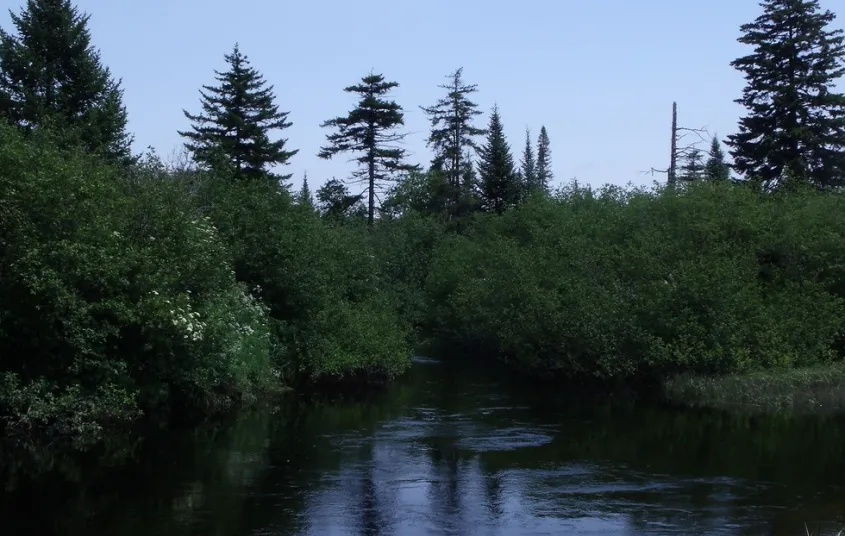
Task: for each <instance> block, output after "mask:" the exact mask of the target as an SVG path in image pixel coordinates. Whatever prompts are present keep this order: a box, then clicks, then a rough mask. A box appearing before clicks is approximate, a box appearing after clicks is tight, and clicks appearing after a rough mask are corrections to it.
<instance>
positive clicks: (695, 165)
mask: <svg viewBox="0 0 845 536" xmlns="http://www.w3.org/2000/svg"><path fill="white" fill-rule="evenodd" d="M704 172H705V167H704V154H703V153H702V151H701V149H699V148H698V147H690V148H689V150H687V151H686V152H685V154H684V155H683V165H682V166H681V173H680V176H679V177H678V178H679V179H680V180H682V181H687V182H693V181H698V180H701V179H703V178H704V176H705V174H704Z"/></svg>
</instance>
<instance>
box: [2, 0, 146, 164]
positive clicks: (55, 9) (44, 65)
mask: <svg viewBox="0 0 845 536" xmlns="http://www.w3.org/2000/svg"><path fill="white" fill-rule="evenodd" d="M11 18H12V24H13V25H14V26H15V29H16V30H17V35H13V34H10V33H8V32H6V31H5V30H2V29H0V116H5V118H6V119H7V120H8V121H10V122H11V123H12V124H14V125H17V126H18V127H21V128H23V129H25V130H31V129H33V128H37V127H39V126H45V125H46V124H48V123H52V124H53V125H59V126H61V127H63V128H64V130H65V136H66V141H68V142H71V143H79V144H81V145H82V146H84V147H85V148H86V149H87V150H89V151H91V152H95V153H99V154H101V155H102V156H103V157H105V158H106V159H108V160H110V161H112V162H117V163H124V164H126V163H129V162H130V161H131V155H130V145H131V143H132V137H131V136H130V135H129V134H128V133H127V132H126V124H127V113H126V109H125V108H124V107H123V104H122V98H123V92H122V90H121V89H120V83H119V82H118V81H115V80H113V79H112V76H111V73H110V71H109V69H108V67H105V66H103V65H102V64H101V63H100V55H99V53H98V52H97V51H96V50H95V49H94V48H93V47H92V46H91V35H90V32H89V31H88V19H89V16H88V15H83V14H82V13H80V12H79V10H78V9H77V8H75V7H74V6H73V5H72V4H71V2H70V0H27V3H26V7H25V9H23V10H21V12H20V13H18V14H15V13H11Z"/></svg>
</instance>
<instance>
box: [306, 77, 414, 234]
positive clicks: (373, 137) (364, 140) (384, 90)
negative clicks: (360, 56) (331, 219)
mask: <svg viewBox="0 0 845 536" xmlns="http://www.w3.org/2000/svg"><path fill="white" fill-rule="evenodd" d="M398 86H399V84H398V83H396V82H387V81H385V79H384V76H382V75H381V74H369V75H367V76H365V77H364V78H362V79H361V83H360V84H357V85H354V86H349V87H347V88H345V89H344V91H346V92H348V93H357V94H358V95H360V99H359V100H358V104H357V106H356V107H355V108H354V109H352V110H351V111H350V112H349V114H348V115H347V116H345V117H337V118H335V119H330V120H328V121H325V122H324V123H323V124H322V125H321V126H322V127H324V128H325V127H331V128H334V129H336V131H335V132H333V133H332V134H328V135H327V136H326V139H327V140H328V142H329V144H328V145H327V146H325V147H321V149H320V152H319V153H318V156H319V157H320V158H325V159H330V158H332V157H333V156H335V155H337V154H339V153H346V152H351V153H359V156H358V157H357V158H355V161H356V162H358V164H359V166H360V168H359V169H358V170H356V171H355V172H354V173H353V178H354V180H357V181H359V182H365V183H366V184H367V188H366V190H365V191H367V192H368V194H369V196H368V211H367V223H368V224H369V225H370V226H372V225H373V222H374V221H375V197H376V188H380V189H384V183H385V182H386V181H389V180H395V179H396V175H397V173H399V172H407V171H415V170H417V168H418V167H417V166H412V165H409V164H406V163H405V162H404V159H405V157H406V151H405V149H403V148H401V147H398V146H397V145H396V143H397V142H399V141H401V140H403V139H404V138H405V136H407V134H399V133H397V132H395V130H396V128H397V127H399V126H402V125H404V124H405V119H404V114H403V112H402V107H401V106H399V105H398V104H396V102H395V101H392V100H388V99H387V98H385V96H386V95H387V94H388V93H390V91H391V90H392V89H393V88H395V87H398Z"/></svg>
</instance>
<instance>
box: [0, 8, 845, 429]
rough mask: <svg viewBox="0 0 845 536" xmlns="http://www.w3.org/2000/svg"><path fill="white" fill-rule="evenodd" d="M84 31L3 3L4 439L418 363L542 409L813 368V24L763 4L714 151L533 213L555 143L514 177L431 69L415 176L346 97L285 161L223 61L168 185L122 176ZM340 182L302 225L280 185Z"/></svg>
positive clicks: (298, 199)
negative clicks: (609, 388)
mask: <svg viewBox="0 0 845 536" xmlns="http://www.w3.org/2000/svg"><path fill="white" fill-rule="evenodd" d="M87 17H88V16H87V15H86V14H83V13H81V12H80V11H79V10H78V9H77V8H76V7H75V6H73V5H72V3H71V2H70V1H69V0H28V1H27V2H26V4H25V6H23V7H22V8H21V9H20V11H19V12H17V13H12V17H11V25H9V26H8V27H7V28H6V29H4V30H3V31H2V32H0V116H2V118H3V122H2V123H3V124H2V126H0V296H2V300H0V349H2V359H0V414H2V416H3V421H2V423H3V424H2V426H3V427H4V434H6V435H7V436H14V435H20V436H21V437H30V438H31V437H47V438H55V437H59V436H61V437H69V438H74V439H77V440H88V439H96V438H97V437H98V436H99V435H100V433H101V432H102V430H103V429H105V428H107V427H110V426H117V425H120V424H121V423H126V422H131V421H134V420H135V419H138V418H140V417H141V416H142V415H150V414H154V413H157V412H160V411H161V412H166V411H167V410H169V409H173V408H195V409H198V410H202V411H206V412H213V411H217V410H219V409H222V408H226V407H230V406H232V405H236V404H242V403H249V402H250V401H252V400H255V399H256V398H257V397H260V396H263V395H264V394H267V393H271V392H273V391H276V390H279V389H280V388H282V387H286V388H294V389H297V388H300V387H303V386H312V385H314V386H320V385H326V384H337V383H339V382H340V383H345V382H365V383H378V382H383V381H389V380H390V379H391V378H393V377H396V376H397V375H399V374H402V373H403V371H405V370H406V368H407V367H408V366H409V364H410V361H409V356H410V355H412V353H413V351H414V349H415V347H417V346H418V345H419V344H420V342H421V341H423V340H426V341H436V342H437V343H439V344H442V345H444V346H447V347H451V348H455V349H460V350H461V351H462V352H464V353H473V354H477V355H478V356H480V357H481V358H482V359H490V360H493V359H495V360H501V361H504V362H506V363H507V364H509V365H510V366H513V367H515V368H516V369H518V370H520V371H523V372H524V373H526V374H532V375H536V376H538V377H544V378H546V379H547V380H550V381H560V382H563V381H567V380H584V379H589V380H592V381H594V380H600V381H621V382H635V381H637V382H639V381H662V380H666V379H668V378H673V377H676V376H677V375H682V374H695V375H700V376H723V375H735V374H740V373H745V372H749V371H757V370H782V369H796V368H804V367H814V366H823V365H830V364H834V363H836V362H838V361H840V360H841V359H842V356H843V351H845V344H843V343H845V340H843V327H845V197H844V196H843V195H842V193H841V188H842V186H843V183H845V96H843V95H842V94H840V93H837V92H836V90H835V84H836V81H837V80H838V79H840V78H841V77H842V75H843V74H845V61H843V60H845V44H843V36H842V32H841V31H839V30H833V29H831V26H830V25H831V22H832V21H833V19H834V15H833V14H832V13H831V12H830V11H825V10H823V9H822V8H821V7H820V6H819V4H818V2H817V1H815V0H764V1H763V2H762V4H761V14H760V16H759V18H757V19H756V20H754V21H752V22H750V23H748V24H746V25H743V26H742V27H741V29H740V30H741V38H740V41H741V42H742V43H744V44H746V45H747V46H748V49H749V53H748V55H747V56H745V57H742V58H739V59H737V60H736V61H735V62H733V66H734V67H735V68H736V69H738V70H740V71H741V72H742V73H743V74H744V75H745V77H746V80H747V85H746V88H745V90H744V92H743V94H742V95H741V96H740V98H739V99H738V101H737V102H740V103H742V104H743V106H744V107H745V109H746V114H745V115H744V116H743V117H742V118H741V119H740V122H739V125H738V130H737V132H736V133H735V134H733V135H730V136H728V137H727V138H726V139H724V140H719V139H717V138H713V139H708V140H705V147H704V148H703V149H699V148H698V147H691V148H688V149H689V150H683V149H681V148H679V149H678V151H679V152H678V155H677V157H678V164H677V170H676V169H674V168H671V169H667V179H668V180H667V181H665V183H663V184H659V185H655V186H654V187H651V188H645V187H628V188H620V187H611V186H606V187H602V188H593V187H585V186H582V185H579V184H577V183H574V182H573V183H571V184H568V185H564V186H563V187H560V188H557V189H553V188H552V187H551V184H552V181H553V176H552V172H551V165H550V164H551V159H552V143H551V141H550V140H551V139H553V134H554V133H549V132H548V131H547V129H546V128H545V127H542V126H541V128H540V129H539V131H538V132H537V135H536V136H535V135H533V134H532V133H531V132H526V137H525V139H524V140H519V144H518V146H517V147H516V153H517V154H516V155H514V149H512V147H511V142H509V141H508V140H507V139H506V137H505V135H504V128H503V123H502V117H501V115H500V113H499V110H498V109H496V108H494V109H493V110H491V111H490V113H489V114H488V118H487V120H486V121H484V120H483V119H482V118H481V116H482V115H484V114H483V112H482V110H479V109H478V106H477V105H476V104H475V103H474V102H473V93H474V92H476V91H478V88H477V87H476V86H475V85H473V84H471V83H469V82H467V81H466V80H465V78H464V72H463V70H462V69H460V68H459V69H456V70H454V71H453V72H452V73H451V74H449V75H448V76H447V77H446V82H445V83H443V84H442V85H441V86H440V87H441V88H442V98H441V99H440V100H438V101H437V102H435V103H432V104H429V105H424V106H421V109H422V110H423V111H424V112H425V114H426V115H427V117H428V118H429V119H430V124H431V130H430V134H429V136H428V139H427V142H428V145H429V147H430V148H431V150H432V153H433V154H434V158H433V159H432V160H431V161H430V162H424V163H421V162H412V161H410V159H409V156H408V154H407V153H406V151H405V149H403V147H402V144H401V141H402V139H403V137H404V136H405V134H404V132H403V125H404V111H403V107H402V106H401V105H400V104H398V103H397V102H395V101H394V100H393V99H392V98H391V90H393V89H394V88H396V87H397V86H398V83H397V82H395V81H392V80H390V78H389V77H387V76H385V75H384V74H378V73H375V72H371V73H368V74H364V76H362V78H361V79H360V80H357V81H350V84H351V85H349V86H348V87H346V88H345V89H344V91H346V92H348V93H350V94H352V95H354V96H355V98H356V99H357V105H356V106H355V107H354V108H353V109H351V110H348V111H347V112H345V114H343V115H339V116H337V117H331V115H332V111H327V114H326V115H327V117H328V119H327V120H326V121H325V122H324V123H323V125H322V126H323V127H325V131H326V138H325V145H324V146H323V147H320V148H315V150H314V151H313V153H312V154H306V153H305V152H304V150H302V149H299V148H293V145H295V143H294V142H292V141H291V140H288V139H286V138H284V137H283V132H284V130H285V129H286V128H288V127H289V126H290V125H291V123H290V121H289V120H288V114H289V113H290V112H288V111H285V110H287V109H288V108H287V107H288V106H291V107H292V106H295V103H285V104H284V106H281V107H280V106H279V105H278V104H277V103H276V102H275V96H274V93H273V86H272V85H270V84H268V83H267V81H266V80H265V79H264V78H263V76H262V75H261V73H260V71H259V70H258V68H257V67H255V66H253V65H252V64H251V63H250V61H249V58H248V56H247V55H246V53H245V52H244V51H242V50H240V48H239V47H238V46H237V45H235V46H234V48H233V49H232V50H231V51H229V52H227V53H225V55H223V59H224V60H225V68H223V69H221V70H220V71H216V72H215V73H209V75H210V76H209V80H212V77H211V75H212V74H213V75H214V78H213V80H214V82H213V83H212V82H210V85H207V86H203V87H202V88H201V89H200V94H199V105H198V106H197V105H195V103H185V105H186V110H185V112H184V115H185V125H186V127H185V130H184V131H182V132H180V135H181V136H182V137H183V138H184V147H185V151H186V155H187V158H186V159H184V161H179V162H164V161H162V159H160V158H158V157H157V156H156V155H155V154H154V153H153V152H148V153H146V154H140V155H139V154H133V153H132V149H131V146H132V135H131V133H130V132H128V131H127V125H128V117H129V114H130V113H131V110H129V111H128V110H126V108H125V107H124V106H123V104H122V89H121V87H120V83H119V82H117V81H116V80H115V79H114V78H113V76H112V74H111V72H110V70H109V68H108V67H107V66H105V65H103V64H102V62H101V60H100V56H99V54H98V52H97V50H96V49H95V48H94V46H93V45H92V43H91V35H90V33H89V31H88V29H87V21H88V18H87ZM221 52H225V51H221ZM433 83H434V84H436V83H437V81H433ZM655 143H662V141H661V140H656V141H655ZM723 145H724V146H726V148H723ZM341 156H342V157H349V158H352V159H353V160H354V162H355V163H356V164H357V166H358V167H357V169H356V171H355V172H354V173H353V174H352V175H351V176H350V177H348V178H346V179H345V180H334V179H332V180H329V181H327V182H325V183H324V184H322V185H321V186H320V187H319V188H318V189H317V190H316V195H314V196H312V191H311V189H310V187H309V184H308V178H307V177H303V178H295V177H293V176H291V175H290V174H285V173H284V170H285V165H286V164H288V163H289V162H291V161H292V159H300V158H302V159H306V158H324V159H331V158H339V157H341ZM673 156H674V155H673ZM673 160H674V158H673ZM300 180H301V185H300V183H299V181H300ZM312 180H313V178H312Z"/></svg>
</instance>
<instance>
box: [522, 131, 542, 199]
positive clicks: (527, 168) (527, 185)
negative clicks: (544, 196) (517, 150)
mask: <svg viewBox="0 0 845 536" xmlns="http://www.w3.org/2000/svg"><path fill="white" fill-rule="evenodd" d="M520 168H521V169H520V177H521V180H522V184H523V187H524V189H525V191H526V193H529V192H532V191H534V190H535V189H537V188H538V187H539V186H540V184H539V182H538V181H537V163H536V162H535V160H534V149H533V148H532V147H531V129H529V128H526V129H525V148H524V149H523V150H522V161H521V162H520Z"/></svg>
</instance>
